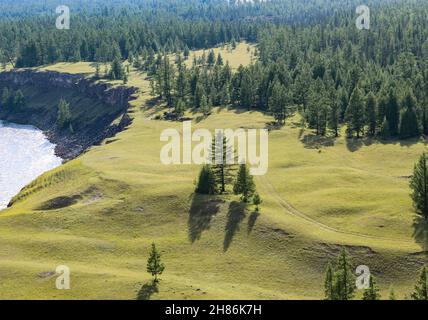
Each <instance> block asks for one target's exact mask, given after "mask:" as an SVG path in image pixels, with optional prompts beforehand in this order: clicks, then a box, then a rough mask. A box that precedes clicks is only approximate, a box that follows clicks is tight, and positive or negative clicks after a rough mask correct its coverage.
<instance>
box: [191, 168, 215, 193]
mask: <svg viewBox="0 0 428 320" xmlns="http://www.w3.org/2000/svg"><path fill="white" fill-rule="evenodd" d="M195 191H196V193H199V194H210V195H213V194H215V193H216V192H217V188H216V181H215V176H214V173H213V170H212V168H211V165H209V164H206V165H204V166H203V167H202V169H201V172H200V173H199V179H198V185H197V187H196V190H195Z"/></svg>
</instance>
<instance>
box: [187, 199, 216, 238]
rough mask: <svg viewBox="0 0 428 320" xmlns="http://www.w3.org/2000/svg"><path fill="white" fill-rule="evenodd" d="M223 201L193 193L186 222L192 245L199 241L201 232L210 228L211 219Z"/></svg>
mask: <svg viewBox="0 0 428 320" xmlns="http://www.w3.org/2000/svg"><path fill="white" fill-rule="evenodd" d="M222 203H223V200H221V199H218V198H215V199H212V196H207V195H201V194H197V193H194V194H193V195H192V204H191V206H190V212H189V219H188V221H187V227H188V234H189V239H190V241H191V242H192V243H193V242H195V241H196V240H199V239H200V237H201V234H202V232H203V231H205V230H208V229H209V228H210V224H211V219H212V217H213V216H214V215H216V214H217V213H218V212H219V210H220V205H221V204H222Z"/></svg>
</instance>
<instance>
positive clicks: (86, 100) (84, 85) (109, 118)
mask: <svg viewBox="0 0 428 320" xmlns="http://www.w3.org/2000/svg"><path fill="white" fill-rule="evenodd" d="M4 87H7V88H9V89H13V90H17V89H20V90H21V91H22V92H23V93H24V96H25V100H26V106H25V108H23V110H19V111H16V110H4V109H0V120H6V121H9V122H13V123H18V124H29V125H33V126H35V127H37V128H39V129H41V130H42V131H43V132H44V133H45V135H46V136H47V137H48V139H49V141H51V142H52V143H53V144H55V145H56V148H55V154H56V155H57V156H59V157H61V158H63V159H66V160H70V159H73V158H75V157H77V156H78V155H80V154H81V153H83V152H85V150H87V149H88V148H89V147H91V146H93V145H96V144H99V143H100V142H101V141H103V140H104V139H106V138H109V137H112V136H114V135H115V134H116V133H118V132H120V131H122V130H124V129H125V128H126V127H127V126H128V125H129V124H130V123H131V121H132V120H131V117H130V116H129V115H128V109H129V107H130V104H129V102H130V101H131V100H132V99H133V95H134V94H135V93H136V92H137V88H134V87H125V86H121V85H116V86H113V85H111V84H108V83H105V82H100V81H96V80H95V79H93V78H89V77H86V76H85V75H83V74H68V73H59V72H55V71H37V70H31V69H25V70H13V71H8V72H1V73H0V90H3V88H4ZM60 99H65V100H66V101H67V102H68V103H69V104H70V112H71V116H72V120H71V122H72V126H73V130H62V129H59V128H58V127H57V126H56V120H57V114H58V103H59V101H60Z"/></svg>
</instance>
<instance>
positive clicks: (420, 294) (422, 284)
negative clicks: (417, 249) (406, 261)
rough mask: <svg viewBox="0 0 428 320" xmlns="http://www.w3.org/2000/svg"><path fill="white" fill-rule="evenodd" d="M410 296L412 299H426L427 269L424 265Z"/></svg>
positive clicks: (427, 294)
mask: <svg viewBox="0 0 428 320" xmlns="http://www.w3.org/2000/svg"><path fill="white" fill-rule="evenodd" d="M411 297H412V299H413V300H428V285H427V269H426V267H425V266H424V267H423V268H422V270H421V273H420V275H419V279H418V281H417V283H416V285H415V291H413V293H412V294H411Z"/></svg>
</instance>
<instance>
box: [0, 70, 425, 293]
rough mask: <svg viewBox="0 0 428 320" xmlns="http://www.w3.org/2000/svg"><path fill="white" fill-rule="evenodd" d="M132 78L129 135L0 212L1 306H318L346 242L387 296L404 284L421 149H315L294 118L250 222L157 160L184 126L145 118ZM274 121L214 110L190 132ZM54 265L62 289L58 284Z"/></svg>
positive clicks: (186, 172) (416, 248)
mask: <svg viewBox="0 0 428 320" xmlns="http://www.w3.org/2000/svg"><path fill="white" fill-rule="evenodd" d="M130 84H132V85H136V84H138V87H139V88H140V91H141V93H140V94H139V96H138V98H137V99H136V100H134V101H132V109H131V117H132V118H133V122H132V124H131V125H130V126H129V128H128V129H127V130H126V131H123V132H121V133H119V134H118V135H117V136H116V137H114V138H112V139H108V140H107V141H105V142H104V143H103V144H102V145H100V146H96V147H93V148H91V149H90V151H89V152H87V153H85V154H84V155H82V156H80V157H79V158H77V159H75V160H72V161H70V162H68V163H66V164H65V165H63V166H61V167H60V168H58V169H55V170H53V171H51V172H48V173H46V174H44V175H43V176H42V177H40V178H39V179H37V180H36V181H35V182H33V183H32V184H31V185H29V186H28V187H26V188H25V189H24V190H23V191H22V192H21V194H20V195H19V196H18V197H17V198H16V202H15V204H14V205H13V206H12V207H11V208H10V209H8V210H5V211H3V212H1V214H0V243H1V246H0V278H1V279H2V281H1V282H0V298H9V299H15V298H23V299H25V298H35V299H42V298H43V299H48V298H49V299H50V298H54V299H64V298H67V299H68V298H70V299H79V298H84V299H113V298H118V299H136V298H140V299H147V298H151V299H221V298H222V299H320V298H322V297H323V278H324V270H325V267H326V264H327V262H328V261H329V260H330V259H331V258H333V257H335V256H336V255H337V254H338V252H339V250H340V248H341V247H342V246H345V247H346V248H347V250H348V251H349V252H350V254H351V257H352V260H353V263H354V265H359V264H365V265H368V266H369V267H370V269H371V271H372V272H373V273H374V274H375V275H376V276H377V279H378V282H379V285H380V287H381V289H382V294H383V295H384V297H386V296H387V292H388V290H389V288H390V286H391V285H393V286H394V289H395V291H396V293H397V295H398V297H399V298H403V297H404V295H405V294H408V293H409V292H410V291H411V290H412V287H413V281H414V278H415V275H416V274H417V272H418V270H419V268H420V266H421V265H422V264H423V263H424V262H427V261H428V256H427V254H426V253H425V251H424V250H425V249H424V248H425V244H426V241H427V237H426V233H425V232H423V231H422V232H420V231H421V230H425V229H424V223H423V222H420V221H418V220H413V219H414V215H413V213H412V207H411V202H410V199H409V196H408V193H409V188H408V179H407V178H406V177H408V176H409V175H410V174H411V170H412V166H413V162H414V161H415V159H416V158H417V157H418V155H419V154H420V152H421V151H422V150H423V149H424V148H425V145H424V143H422V142H418V141H410V142H408V143H406V144H399V143H389V144H382V143H379V142H371V141H365V140H359V141H347V140H345V139H344V138H343V136H344V135H342V137H341V138H338V139H337V140H336V141H335V140H328V141H320V140H318V139H316V138H314V137H313V135H312V133H311V132H310V131H309V130H301V128H300V125H299V120H300V119H299V117H298V116H295V117H293V118H292V119H290V120H289V121H288V122H287V124H286V126H285V127H283V128H282V129H280V130H274V131H271V133H270V141H269V143H270V146H269V149H270V153H269V172H268V174H267V175H266V176H264V177H258V178H257V179H256V183H257V188H258V190H259V192H260V194H261V197H262V199H263V204H262V206H261V212H260V214H256V213H255V212H254V208H253V207H252V206H249V207H248V208H247V209H245V208H244V207H243V206H242V205H241V204H240V203H239V202H238V198H236V197H235V196H233V195H227V196H224V197H217V198H208V197H203V196H197V195H195V194H194V193H193V190H194V181H195V178H196V177H197V174H198V171H199V166H196V165H189V166H186V165H177V166H165V165H163V164H161V163H160V160H159V152H160V149H161V147H162V145H163V143H162V142H160V141H159V136H160V133H161V132H162V130H164V129H166V128H177V129H180V125H181V124H180V123H176V122H167V121H161V120H151V119H152V118H153V115H154V114H155V113H156V112H158V110H159V109H161V106H158V105H155V106H153V104H152V103H149V102H152V101H151V98H150V97H149V96H148V95H147V92H148V91H149V84H148V81H147V80H144V78H143V76H142V75H141V74H138V73H136V72H132V74H131V77H130ZM189 116H192V117H194V118H195V119H196V118H197V115H191V114H190V115H189ZM270 121H272V119H271V118H270V117H268V116H266V115H263V114H261V113H258V112H241V111H235V110H226V109H215V110H214V112H213V114H212V115H211V116H209V117H208V118H207V119H205V120H202V121H200V122H196V121H194V122H193V127H194V128H195V129H196V128H208V129H212V130H213V129H215V128H232V129H233V128H239V127H242V128H250V127H251V128H264V127H265V126H266V123H268V122H270ZM152 242H156V245H157V246H158V247H159V249H160V250H161V253H162V259H163V260H164V262H165V264H166V270H165V273H164V274H163V275H162V277H161V278H162V281H161V282H160V285H159V286H158V287H157V288H155V287H153V286H151V284H150V281H149V280H150V277H149V275H148V274H147V273H146V271H145V267H146V259H147V256H148V252H149V248H150V245H151V243H152ZM61 264H65V265H67V266H69V267H70V269H71V290H68V291H67V290H63V291H60V290H57V289H55V278H56V277H55V275H54V270H55V268H56V266H58V265H61ZM360 294H361V293H360V292H359V293H358V295H360Z"/></svg>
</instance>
